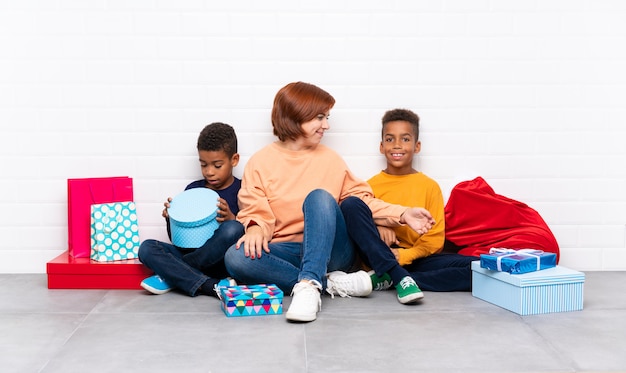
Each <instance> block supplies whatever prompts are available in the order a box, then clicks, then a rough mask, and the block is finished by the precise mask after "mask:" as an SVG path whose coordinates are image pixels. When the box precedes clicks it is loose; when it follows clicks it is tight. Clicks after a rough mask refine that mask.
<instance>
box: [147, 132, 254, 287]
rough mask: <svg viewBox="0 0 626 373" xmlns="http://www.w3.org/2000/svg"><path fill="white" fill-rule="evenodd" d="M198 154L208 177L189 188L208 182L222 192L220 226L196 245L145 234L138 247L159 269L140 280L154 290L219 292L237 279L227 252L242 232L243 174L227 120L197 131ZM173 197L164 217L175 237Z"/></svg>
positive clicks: (203, 185) (220, 194)
mask: <svg viewBox="0 0 626 373" xmlns="http://www.w3.org/2000/svg"><path fill="white" fill-rule="evenodd" d="M197 148H198V157H199V160H200V169H201V170H202V176H203V179H200V180H196V181H194V182H192V183H190V184H189V185H187V187H186V188H185V190H188V189H192V188H209V189H212V190H214V191H215V192H217V194H218V195H219V197H220V198H219V200H218V205H217V206H218V207H217V221H218V222H219V223H220V225H219V228H218V229H217V230H216V231H215V233H214V234H213V236H212V237H211V238H209V239H208V240H207V241H206V242H205V243H204V245H202V246H201V247H199V248H196V249H186V248H180V247H176V246H174V245H172V244H171V243H166V242H161V241H157V240H153V239H149V240H145V241H144V242H142V243H141V246H140V247H139V260H141V262H142V263H143V264H145V265H146V266H147V267H148V268H150V269H152V270H153V271H154V272H155V275H154V276H151V277H148V278H146V279H145V280H143V281H142V282H141V286H142V287H143V288H144V289H146V290H147V291H149V292H150V293H152V294H164V293H167V292H168V291H170V290H172V289H173V288H177V289H179V290H181V291H183V292H185V293H186V294H188V295H190V296H192V297H194V296H196V295H200V294H204V295H209V296H213V297H218V294H217V286H228V285H236V283H235V281H234V280H233V279H231V278H229V277H228V272H227V271H226V267H225V266H224V254H225V253H226V250H227V249H228V248H229V247H230V246H232V245H233V244H234V243H235V242H236V241H237V240H238V239H239V237H241V236H242V235H243V232H244V229H243V225H241V223H239V222H238V221H237V220H235V216H236V215H237V212H239V206H238V204H237V194H238V193H239V189H240V188H241V180H240V179H238V178H236V177H235V176H234V175H233V172H232V171H233V168H234V167H235V166H237V164H238V163H239V154H238V153H237V136H236V134H235V131H234V129H233V128H232V127H231V126H229V125H228V124H224V123H219V122H216V123H211V124H209V125H207V126H206V127H204V129H203V130H202V131H201V132H200V135H199V136H198V145H197ZM171 201H172V198H168V199H167V202H165V204H164V205H165V209H164V210H163V217H164V218H165V220H166V224H167V234H168V236H169V237H170V240H171V231H170V225H169V216H168V213H167V209H168V208H169V203H170V202H171Z"/></svg>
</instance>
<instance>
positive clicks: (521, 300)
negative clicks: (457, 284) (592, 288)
mask: <svg viewBox="0 0 626 373" xmlns="http://www.w3.org/2000/svg"><path fill="white" fill-rule="evenodd" d="M584 283H585V274H584V273H583V272H579V271H575V270H573V269H569V268H565V267H562V266H556V267H553V268H548V269H544V270H541V271H535V272H528V273H524V274H510V273H508V272H499V271H493V270H490V269H486V268H482V267H481V266H480V261H479V260H476V261H474V262H472V295H473V296H474V297H476V298H479V299H482V300H484V301H487V302H489V303H493V304H495V305H497V306H499V307H502V308H504V309H507V310H509V311H512V312H515V313H517V314H519V315H522V316H525V315H534V314H541V313H553V312H568V311H579V310H582V309H583V286H584Z"/></svg>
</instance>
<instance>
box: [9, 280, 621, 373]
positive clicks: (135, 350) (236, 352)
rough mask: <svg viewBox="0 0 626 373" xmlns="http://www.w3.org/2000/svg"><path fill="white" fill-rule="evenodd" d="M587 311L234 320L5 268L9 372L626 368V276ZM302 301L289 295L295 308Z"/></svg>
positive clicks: (378, 305)
mask: <svg viewBox="0 0 626 373" xmlns="http://www.w3.org/2000/svg"><path fill="white" fill-rule="evenodd" d="M586 277H587V278H586V282H585V290H584V296H585V302H584V310H582V311H575V312H564V313H554V314H544V315H534V316H518V315H516V314H515V313H512V312H509V311H507V310H504V309H501V308H499V307H497V306H494V305H492V304H489V303H486V302H484V301H482V300H480V299H477V298H474V297H472V295H471V294H470V293H426V296H425V298H424V301H423V302H422V303H421V304H419V305H415V306H404V305H401V304H400V303H398V302H397V301H396V300H395V295H394V292H393V291H387V292H375V293H374V294H372V295H371V296H370V297H369V298H352V299H347V298H335V299H331V298H330V297H324V298H323V305H322V312H321V313H320V314H319V317H318V319H317V321H315V322H312V323H308V324H290V323H287V322H286V321H285V319H284V315H278V316H256V317H246V318H227V317H225V316H224V314H223V313H222V311H221V310H220V307H219V303H218V301H217V300H216V299H214V298H210V297H198V298H189V297H187V296H184V295H181V294H178V293H174V292H170V293H167V294H164V295H160V296H157V295H148V294H147V293H145V292H143V291H141V290H48V289H47V282H46V281H47V280H46V275H43V274H41V275H40V274H5V275H0V372H3V373H7V372H19V373H22V372H43V373H54V372H92V373H93V372H149V373H156V372H271V373H276V372H481V373H483V372H498V373H506V372H626V297H625V296H624V293H622V290H623V287H624V284H626V272H587V273H586ZM289 302H290V298H289V297H286V298H285V306H288V305H289Z"/></svg>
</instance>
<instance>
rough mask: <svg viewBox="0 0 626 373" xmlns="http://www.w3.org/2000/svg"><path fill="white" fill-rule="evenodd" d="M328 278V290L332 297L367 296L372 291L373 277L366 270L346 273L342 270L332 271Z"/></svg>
mask: <svg viewBox="0 0 626 373" xmlns="http://www.w3.org/2000/svg"><path fill="white" fill-rule="evenodd" d="M326 277H327V278H328V281H327V284H326V292H328V294H330V295H331V296H332V297H334V296H335V295H339V296H340V297H350V296H355V297H366V296H368V295H370V293H371V292H372V279H371V278H370V276H369V275H368V274H367V272H365V271H358V272H353V273H345V272H341V271H335V272H331V273H329V274H327V275H326Z"/></svg>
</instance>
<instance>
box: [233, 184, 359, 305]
mask: <svg viewBox="0 0 626 373" xmlns="http://www.w3.org/2000/svg"><path fill="white" fill-rule="evenodd" d="M302 211H303V213H304V237H303V242H276V243H272V242H270V243H269V249H270V252H269V253H266V252H263V254H262V255H261V257H260V258H256V259H250V258H247V257H246V256H245V255H244V250H243V247H240V248H239V249H237V248H236V246H235V245H233V246H231V247H230V248H229V249H228V251H227V252H226V255H225V257H224V261H225V264H226V269H227V270H228V272H229V273H230V274H231V275H232V276H233V277H234V278H235V279H237V280H238V281H242V282H243V283H247V284H260V283H265V284H275V285H276V286H278V287H279V288H281V289H282V290H283V292H285V293H290V292H291V290H292V288H293V286H294V285H295V284H296V283H298V282H299V281H300V280H314V281H317V282H319V283H320V284H321V285H322V287H323V288H326V273H327V272H332V271H349V270H350V269H351V268H352V265H353V264H354V262H355V258H356V253H355V249H354V246H353V244H352V242H351V241H350V239H349V237H348V232H347V229H346V223H345V220H344V217H343V215H342V213H341V210H340V208H339V205H338V204H337V202H336V201H335V199H334V197H333V196H332V195H331V194H330V193H328V192H327V191H325V190H322V189H316V190H313V191H312V192H311V193H309V194H308V195H307V197H306V198H305V200H304V204H303V206H302Z"/></svg>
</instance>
